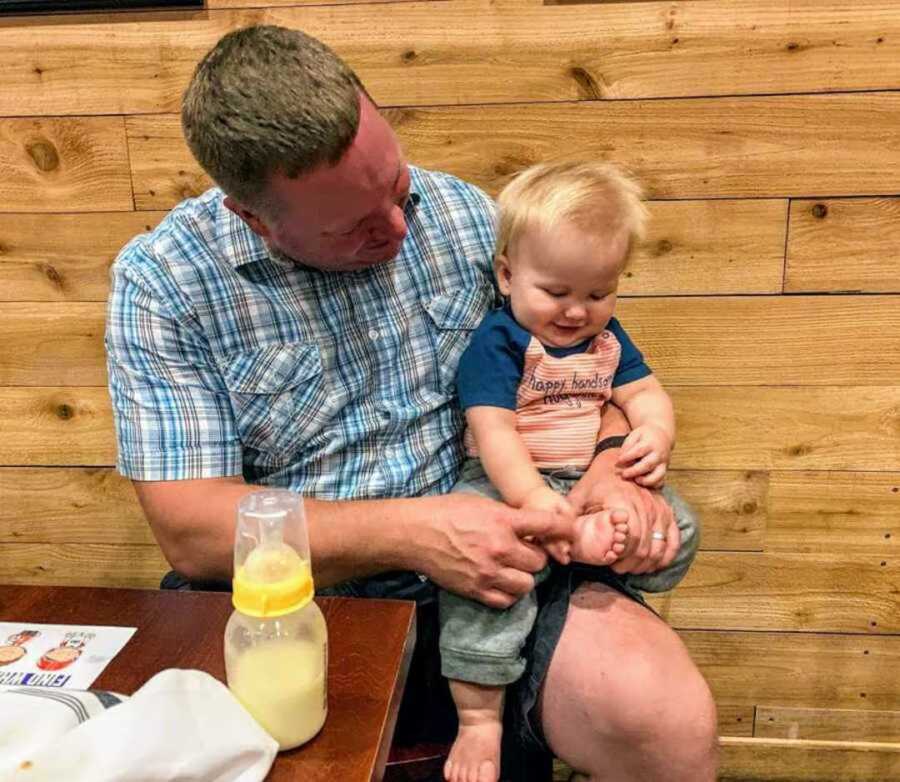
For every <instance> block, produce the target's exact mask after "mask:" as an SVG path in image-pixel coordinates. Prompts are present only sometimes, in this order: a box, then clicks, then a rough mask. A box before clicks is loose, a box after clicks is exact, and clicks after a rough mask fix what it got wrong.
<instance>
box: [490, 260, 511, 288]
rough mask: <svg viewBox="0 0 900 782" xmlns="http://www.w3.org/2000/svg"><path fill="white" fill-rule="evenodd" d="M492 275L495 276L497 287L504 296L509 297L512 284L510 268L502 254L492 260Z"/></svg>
mask: <svg viewBox="0 0 900 782" xmlns="http://www.w3.org/2000/svg"><path fill="white" fill-rule="evenodd" d="M494 273H495V274H496V275H497V287H498V288H500V293H502V294H503V295H504V296H509V287H510V283H511V282H512V267H511V266H510V265H509V259H508V258H507V257H506V255H505V254H504V253H500V254H499V255H497V256H496V257H495V258H494Z"/></svg>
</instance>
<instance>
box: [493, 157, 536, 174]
mask: <svg viewBox="0 0 900 782" xmlns="http://www.w3.org/2000/svg"><path fill="white" fill-rule="evenodd" d="M530 165H531V161H530V160H525V159H524V158H517V157H513V156H511V155H508V156H505V157H502V158H501V159H500V160H498V161H497V162H496V163H495V164H494V173H495V174H497V175H498V176H501V177H507V176H512V175H513V174H518V173H519V172H520V171H522V170H523V169H525V168H528V167H529V166H530Z"/></svg>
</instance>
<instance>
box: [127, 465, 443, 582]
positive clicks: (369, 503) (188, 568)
mask: <svg viewBox="0 0 900 782" xmlns="http://www.w3.org/2000/svg"><path fill="white" fill-rule="evenodd" d="M134 485H135V490H136V491H137V494H138V497H139V499H140V501H141V505H142V506H143V508H144V512H145V514H146V515H147V518H148V519H149V521H150V525H151V527H152V529H153V532H154V534H155V535H156V539H157V541H158V542H159V545H160V548H161V549H162V551H163V554H164V555H165V557H166V559H167V560H168V561H169V563H170V564H171V565H172V567H173V568H174V569H175V570H177V571H178V572H179V573H180V574H181V575H183V576H185V577H186V578H188V579H191V580H229V579H230V578H231V576H232V564H233V547H234V529H235V521H236V517H237V506H238V503H239V502H240V501H241V499H242V498H243V497H244V496H246V495H247V494H249V493H251V492H254V491H260V490H262V489H264V488H265V487H262V486H256V485H251V484H247V483H245V482H244V481H243V479H241V478H239V477H234V478H219V479H204V480H193V481H163V482H145V481H135V482H134ZM427 502H428V501H427V500H359V501H346V502H330V501H324V500H315V499H306V500H305V507H306V516H307V524H308V527H309V538H310V549H311V554H312V560H313V574H314V578H315V580H316V584H317V586H320V587H324V586H330V585H331V584H334V583H337V582H339V581H343V580H345V579H347V578H353V577H361V576H366V575H372V574H374V573H378V572H382V571H384V570H393V569H414V568H416V567H417V565H418V564H420V563H418V562H417V561H416V559H415V557H414V553H413V551H412V547H411V546H410V534H409V529H411V525H412V524H415V523H416V521H417V520H421V519H422V517H423V516H424V515H425V513H423V511H426V510H427V509H426V508H425V507H424V506H425V505H427Z"/></svg>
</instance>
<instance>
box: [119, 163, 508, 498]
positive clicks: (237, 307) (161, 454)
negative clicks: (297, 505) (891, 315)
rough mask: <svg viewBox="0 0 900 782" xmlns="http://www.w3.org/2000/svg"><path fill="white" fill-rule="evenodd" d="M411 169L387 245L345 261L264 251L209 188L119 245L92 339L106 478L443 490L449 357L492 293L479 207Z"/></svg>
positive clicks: (456, 440) (451, 468)
mask: <svg viewBox="0 0 900 782" xmlns="http://www.w3.org/2000/svg"><path fill="white" fill-rule="evenodd" d="M411 175H412V197H411V198H410V201H409V203H408V205H407V208H406V215H407V222H408V225H409V234H408V236H407V237H406V239H405V241H404V243H403V247H402V249H401V251H400V254H399V256H398V257H397V258H396V259H394V260H392V261H390V262H388V263H385V264H381V265H378V266H374V267H371V268H368V269H364V270H361V271H356V272H320V271H316V270H314V269H309V268H306V267H302V266H299V265H296V264H291V263H286V262H284V261H283V260H281V259H279V258H278V257H275V256H273V255H272V254H270V253H269V251H268V249H267V248H266V245H265V243H264V242H263V241H262V240H261V239H259V238H258V237H257V236H255V235H254V234H253V233H252V232H251V231H250V230H249V229H248V228H247V227H246V225H245V224H244V223H243V222H241V221H240V220H239V219H238V218H237V217H236V216H234V215H233V214H232V213H231V212H230V211H229V210H227V209H226V208H225V206H224V205H223V196H222V193H221V191H220V190H217V189H213V190H209V191H208V192H206V193H205V194H203V195H202V196H200V197H199V198H195V199H190V200H188V201H185V202H184V203H182V204H181V205H179V206H178V207H177V208H176V209H174V210H173V211H172V212H171V214H169V215H168V216H167V217H166V219H165V220H164V221H163V222H162V223H161V224H160V225H159V227H157V228H156V229H155V230H154V231H152V232H151V233H149V234H144V235H141V236H138V237H136V238H135V239H133V240H132V241H131V242H130V243H129V244H128V245H127V246H126V247H125V248H124V249H123V250H122V252H121V253H120V255H119V257H118V258H117V260H116V263H115V264H114V266H113V268H112V272H111V276H112V290H111V293H110V299H109V307H108V318H107V332H106V347H107V354H108V368H109V387H110V394H111V396H112V404H113V413H114V416H115V422H116V433H117V436H118V446H119V457H118V468H119V471H120V472H121V473H122V474H123V475H125V476H127V477H130V478H135V479H138V480H175V479H186V478H211V477H221V476H231V475H240V474H243V476H244V477H245V478H246V479H247V480H248V481H249V482H252V483H264V484H269V485H276V486H283V487H286V488H290V489H292V490H295V491H299V492H301V493H303V494H306V495H309V496H315V497H320V498H325V499H341V498H345V499H346V498H367V497H368V498H371V497H402V496H417V495H422V494H430V493H442V492H446V491H448V490H449V489H450V487H451V486H452V485H453V482H454V480H455V478H456V474H457V471H458V467H459V465H460V463H461V460H462V446H461V432H462V424H463V420H462V416H461V413H460V411H459V408H458V405H457V400H456V397H455V385H454V384H455V375H456V366H457V362H458V360H459V357H460V354H461V353H462V351H463V349H464V348H465V346H466V343H467V341H468V338H469V336H470V333H471V331H472V329H474V328H475V327H476V326H477V325H478V323H479V322H480V321H481V318H482V317H483V316H484V314H485V313H486V312H487V311H488V310H489V309H490V308H491V306H492V305H493V304H494V303H495V290H494V285H493V274H492V268H491V256H492V253H493V241H494V226H493V204H492V203H491V201H490V200H489V199H488V198H487V197H486V196H485V195H484V194H483V193H482V192H481V191H479V190H478V189H477V188H474V187H472V186H471V185H468V184H466V183H464V182H461V181H460V180H458V179H455V178H454V177H451V176H449V175H446V174H440V173H435V172H429V171H424V170H421V169H415V168H411Z"/></svg>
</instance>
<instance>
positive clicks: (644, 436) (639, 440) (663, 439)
mask: <svg viewBox="0 0 900 782" xmlns="http://www.w3.org/2000/svg"><path fill="white" fill-rule="evenodd" d="M672 444H673V443H672V438H671V437H670V436H669V433H668V432H667V431H666V430H665V429H663V428H662V427H661V426H656V425H655V424H644V425H643V426H639V427H637V428H636V429H632V430H631V433H630V434H629V435H628V436H627V437H626V438H625V442H624V443H622V450H621V451H620V452H619V460H618V461H617V462H616V466H617V467H618V468H620V469H621V470H622V477H623V478H627V479H629V480H633V481H634V482H635V483H637V484H639V485H641V486H645V487H647V488H649V489H658V488H659V487H660V486H662V485H663V482H664V480H665V477H666V470H667V469H668V467H669V457H670V456H671V454H672Z"/></svg>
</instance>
